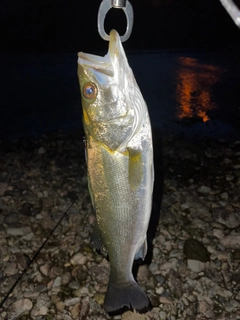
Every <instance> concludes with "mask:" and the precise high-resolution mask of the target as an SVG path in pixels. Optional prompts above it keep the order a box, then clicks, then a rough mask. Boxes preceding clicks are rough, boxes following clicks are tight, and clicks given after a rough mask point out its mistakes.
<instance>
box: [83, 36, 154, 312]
mask: <svg viewBox="0 0 240 320" xmlns="http://www.w3.org/2000/svg"><path fill="white" fill-rule="evenodd" d="M78 76H79V83H80V90H81V95H82V107H83V125H84V130H85V133H86V160H87V167H88V180H89V191H90V195H91V199H92V203H93V207H94V209H95V212H96V225H95V227H94V233H93V236H92V239H93V242H94V245H95V246H96V248H97V249H99V250H100V251H102V252H105V251H106V252H107V253H108V256H109V261H110V267H111V272H110V279H109V285H108V290H107V293H106V296H105V301H104V308H105V310H106V311H107V312H115V311H117V310H119V309H121V308H123V307H127V308H133V309H135V310H137V311H141V310H143V309H145V308H147V307H148V304H149V300H148V298H147V296H146V295H145V293H144V292H143V291H142V290H141V288H140V287H139V286H138V284H137V283H136V282H135V280H134V277H133V275H132V265H133V261H134V259H138V258H142V259H144V257H145V255H146V252H147V244H146V232H147V228H148V223H149V218H150V213H151V206H152V190H153V180H154V177H153V176H154V174H153V149H152V136H151V125H150V120H149V115H148V110H147V106H146V103H145V101H144V99H143V97H142V95H141V92H140V89H139V87H138V85H137V83H136V80H135V78H134V75H133V73H132V70H131V68H130V67H129V65H128V61H127V58H126V55H125V52H124V49H123V47H122V44H121V41H120V37H119V35H118V33H117V32H116V31H115V30H112V31H111V33H110V41H109V51H108V54H107V55H106V56H105V57H99V56H94V55H90V54H85V53H79V54H78Z"/></svg>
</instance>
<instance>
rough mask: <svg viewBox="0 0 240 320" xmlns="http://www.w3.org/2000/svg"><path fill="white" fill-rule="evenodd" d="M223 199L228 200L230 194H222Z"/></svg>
mask: <svg viewBox="0 0 240 320" xmlns="http://www.w3.org/2000/svg"><path fill="white" fill-rule="evenodd" d="M221 198H222V199H223V200H228V193H227V192H223V193H222V194H221Z"/></svg>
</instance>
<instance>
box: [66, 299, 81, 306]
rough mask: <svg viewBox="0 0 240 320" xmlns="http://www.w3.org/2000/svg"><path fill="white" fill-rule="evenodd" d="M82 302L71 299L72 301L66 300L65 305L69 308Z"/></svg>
mask: <svg viewBox="0 0 240 320" xmlns="http://www.w3.org/2000/svg"><path fill="white" fill-rule="evenodd" d="M79 301H80V298H70V299H66V300H65V301H64V304H65V305H66V306H67V307H69V306H74V305H75V304H76V303H78V302H79Z"/></svg>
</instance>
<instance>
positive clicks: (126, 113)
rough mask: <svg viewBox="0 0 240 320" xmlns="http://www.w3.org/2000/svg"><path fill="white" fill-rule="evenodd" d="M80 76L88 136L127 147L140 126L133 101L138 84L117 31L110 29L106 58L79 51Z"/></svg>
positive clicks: (111, 147)
mask: <svg viewBox="0 0 240 320" xmlns="http://www.w3.org/2000/svg"><path fill="white" fill-rule="evenodd" d="M78 77H79V83H80V91H81V97H82V108H83V124H84V129H85V132H86V135H87V137H88V136H91V137H92V138H93V139H95V140H97V141H99V142H101V143H103V144H105V145H106V146H107V147H109V148H110V149H112V150H116V149H119V148H120V149H122V150H123V149H124V148H125V147H126V145H127V141H128V140H129V137H130V136H132V133H133V131H134V130H135V129H134V128H135V127H136V116H135V113H136V112H135V108H134V105H133V100H134V99H135V98H136V97H135V91H136V89H137V88H138V86H137V84H136V81H135V78H134V75H133V73H132V70H131V68H130V67H129V65H128V61H127V58H126V55H125V52H124V49H123V47H122V43H121V40H120V37H119V35H118V33H117V31H115V30H112V31H111V32H110V41H109V50H108V53H107V54H106V55H105V56H104V57H102V56H97V55H92V54H86V53H83V52H80V53H78Z"/></svg>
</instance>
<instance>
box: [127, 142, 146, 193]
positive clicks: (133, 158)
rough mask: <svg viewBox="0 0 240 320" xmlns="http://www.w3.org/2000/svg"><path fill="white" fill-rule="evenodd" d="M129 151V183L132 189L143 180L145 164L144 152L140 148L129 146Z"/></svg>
mask: <svg viewBox="0 0 240 320" xmlns="http://www.w3.org/2000/svg"><path fill="white" fill-rule="evenodd" d="M128 152H129V165H128V176H129V184H130V187H131V188H132V189H136V188H138V187H139V185H140V184H141V182H142V177H143V167H142V166H143V164H142V153H141V152H140V151H138V150H134V149H130V148H128Z"/></svg>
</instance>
